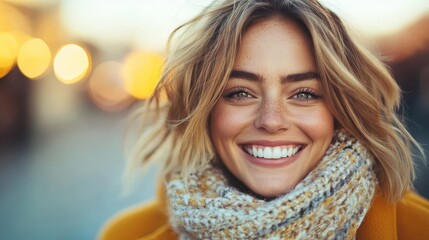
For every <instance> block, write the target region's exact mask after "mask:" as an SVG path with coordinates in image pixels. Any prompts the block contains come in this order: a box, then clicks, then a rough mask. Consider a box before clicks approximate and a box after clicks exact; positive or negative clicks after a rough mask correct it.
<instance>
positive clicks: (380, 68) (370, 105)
mask: <svg viewBox="0 0 429 240" xmlns="http://www.w3.org/2000/svg"><path fill="white" fill-rule="evenodd" d="M272 16H280V17H284V18H291V19H294V20H295V21H297V22H298V23H299V24H301V26H302V27H303V28H304V30H305V31H306V32H307V33H308V35H309V36H310V39H311V41H312V45H313V46H312V48H313V51H314V56H315V62H316V66H317V70H318V73H319V75H320V81H321V85H322V89H323V92H324V99H325V101H326V104H327V106H328V108H329V109H330V111H331V113H332V114H333V116H334V118H335V121H336V127H337V128H344V129H345V130H346V131H348V132H349V133H350V134H351V135H353V136H354V137H356V138H357V139H359V140H360V141H361V142H362V143H363V144H364V145H365V146H366V148H367V149H368V150H369V151H370V152H371V153H372V154H373V156H374V157H375V166H376V173H377V177H378V180H379V186H380V188H381V190H382V191H383V192H384V193H385V194H386V196H387V197H388V199H389V200H391V201H397V200H399V199H400V198H401V197H402V196H403V194H404V193H405V192H406V191H408V190H409V189H410V188H411V187H412V180H413V178H414V168H413V156H412V153H411V148H412V146H413V145H414V146H416V149H417V150H419V151H420V153H422V154H423V155H424V153H423V151H422V149H421V147H420V146H419V145H418V143H417V142H416V141H415V140H414V138H413V137H412V136H411V135H410V133H409V132H408V131H407V130H406V128H405V127H404V125H403V123H402V122H401V120H400V118H399V116H398V115H397V110H398V107H399V105H400V89H399V87H398V85H397V83H396V82H395V80H394V79H393V78H392V76H391V74H390V73H389V71H388V70H387V68H386V67H385V65H384V64H383V63H382V62H381V61H380V60H378V59H377V58H376V57H375V56H374V55H373V54H372V53H371V52H370V51H368V50H367V49H366V48H364V47H363V46H362V45H361V44H359V43H358V42H357V41H356V40H355V39H354V38H352V37H351V36H350V35H349V33H348V32H347V30H346V28H345V26H344V24H343V23H342V21H341V19H340V18H339V17H338V16H337V15H336V14H335V13H333V12H332V11H330V10H329V9H327V8H325V7H324V6H322V5H321V4H320V3H319V2H318V1H316V0H226V1H223V2H221V3H218V2H217V1H215V2H214V3H213V4H212V5H210V6H209V7H207V8H206V9H205V10H204V11H203V12H202V13H201V14H200V15H198V16H196V17H195V18H193V19H192V20H190V21H188V22H187V23H185V24H183V25H181V26H180V27H178V28H177V29H176V30H175V31H174V32H173V33H172V35H171V36H170V39H169V43H168V46H169V49H168V52H167V58H166V61H165V65H164V70H163V73H162V76H161V78H160V81H159V83H158V85H157V87H156V90H155V92H154V95H153V96H152V97H151V98H150V99H148V100H146V101H145V102H144V103H143V106H142V107H141V108H140V109H139V111H138V112H136V113H135V114H134V115H133V117H134V119H135V121H134V123H135V124H137V125H140V126H142V129H141V131H139V132H137V133H138V135H137V142H136V144H135V145H134V148H133V150H132V152H131V160H130V161H129V163H128V167H127V172H131V171H132V170H133V169H135V168H136V167H138V166H140V165H141V164H146V163H149V162H161V163H162V166H163V167H162V169H163V172H162V174H161V176H162V177H163V178H164V179H168V178H169V176H170V174H171V173H172V172H173V171H180V172H181V174H183V176H184V177H186V176H187V175H188V174H189V173H190V172H192V171H196V170H198V169H200V168H201V167H204V166H205V165H206V164H207V163H208V162H209V161H210V160H211V159H213V157H214V154H215V152H214V149H213V146H212V144H211V141H210V136H209V130H208V129H209V128H208V126H209V124H210V123H209V116H210V112H211V110H212V109H213V107H214V105H215V104H216V102H217V100H218V99H219V98H220V96H221V94H222V91H223V89H224V86H225V85H226V83H227V81H228V79H229V76H230V73H231V71H232V67H233V64H234V61H235V58H236V56H237V53H238V50H239V48H240V45H241V41H242V36H243V34H244V32H245V31H246V29H247V28H248V27H249V26H250V25H252V24H253V23H255V22H257V21H261V20H263V19H266V18H269V17H272Z"/></svg>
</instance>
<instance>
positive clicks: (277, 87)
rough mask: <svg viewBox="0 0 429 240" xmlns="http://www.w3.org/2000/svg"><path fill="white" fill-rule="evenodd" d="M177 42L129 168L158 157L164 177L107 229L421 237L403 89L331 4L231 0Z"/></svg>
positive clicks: (118, 232)
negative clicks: (401, 110) (152, 194)
mask: <svg viewBox="0 0 429 240" xmlns="http://www.w3.org/2000/svg"><path fill="white" fill-rule="evenodd" d="M178 34H181V35H179V37H177V36H178ZM171 41H172V42H173V43H174V44H173V45H172V48H171V52H170V53H169V55H168V57H167V59H166V62H165V63H166V64H165V68H164V71H163V74H162V76H161V80H160V83H159V84H158V86H157V88H156V90H155V94H154V96H153V97H152V98H151V99H150V100H149V101H147V102H145V103H144V106H143V107H142V108H141V110H140V112H139V113H140V114H141V116H142V118H141V119H140V118H137V117H136V121H135V123H136V124H139V125H140V124H142V125H143V126H144V128H143V130H142V132H140V133H139V136H138V141H137V144H136V146H135V150H134V152H133V156H132V160H131V161H130V163H129V165H128V170H129V171H132V170H134V169H135V168H136V166H138V165H140V164H148V163H150V162H160V163H161V164H162V166H163V168H162V170H163V171H162V172H161V177H162V182H163V183H165V184H163V185H162V186H161V187H160V191H159V196H158V198H157V200H156V201H154V202H152V203H150V204H148V205H145V206H144V207H141V208H138V209H135V210H133V211H131V212H128V213H125V214H122V215H119V216H118V217H117V218H115V219H114V220H112V222H110V223H109V225H108V226H107V227H106V228H105V230H104V232H103V233H102V239H133V238H142V239H174V238H179V237H180V238H181V239H237V238H239V239H268V238H269V239H356V238H358V239H398V238H399V239H424V238H425V237H426V236H427V234H429V232H428V230H427V229H426V228H425V226H424V223H426V222H428V221H429V203H427V202H426V200H424V199H422V198H420V197H419V196H418V195H416V194H414V193H412V192H411V186H412V179H413V174H414V170H413V161H412V156H411V149H410V148H411V145H412V144H414V145H415V146H416V148H417V149H420V147H419V145H418V144H417V143H416V142H415V140H414V139H413V138H412V137H411V135H410V134H409V133H408V132H407V130H406V129H405V127H404V126H403V124H402V123H401V122H400V121H399V118H398V116H397V115H396V109H397V107H398V105H399V102H400V91H399V88H398V86H397V84H396V83H395V81H394V79H392V77H391V76H390V74H389V73H388V71H387V70H386V68H385V67H384V66H383V64H381V63H380V61H379V60H377V59H376V58H375V57H374V56H373V55H372V54H371V53H370V52H369V51H367V50H365V49H364V48H363V47H362V46H361V45H359V44H358V43H357V42H356V41H355V40H354V39H352V38H350V36H349V35H348V33H347V32H346V30H345V28H344V26H343V24H342V22H341V20H340V19H339V18H338V17H337V16H336V15H335V14H334V13H333V12H331V11H330V10H328V9H327V8H325V7H324V6H322V5H321V4H320V3H319V2H318V1H307V0H306V1H303V0H270V1H256V0H252V1H248V0H246V1H242V0H226V1H223V2H222V3H218V2H216V3H214V4H213V5H212V6H210V7H208V8H207V9H206V10H205V11H204V12H202V13H201V14H200V15H199V16H197V17H196V18H195V19H193V20H191V21H190V22H188V23H187V24H185V25H183V26H182V27H180V28H179V29H178V30H177V31H176V32H175V33H173V37H172V39H171ZM139 113H137V115H138V114H139ZM137 115H136V116H137ZM166 209H168V210H166ZM154 219H156V220H154ZM396 230H397V231H396Z"/></svg>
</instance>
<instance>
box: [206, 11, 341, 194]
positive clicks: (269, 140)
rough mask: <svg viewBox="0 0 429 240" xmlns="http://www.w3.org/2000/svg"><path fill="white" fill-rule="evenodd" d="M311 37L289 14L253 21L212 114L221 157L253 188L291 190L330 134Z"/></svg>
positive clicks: (330, 118)
mask: <svg viewBox="0 0 429 240" xmlns="http://www.w3.org/2000/svg"><path fill="white" fill-rule="evenodd" d="M310 42H311V40H310V39H309V38H308V36H307V35H306V34H305V32H304V30H303V29H302V28H301V27H300V26H299V25H298V24H297V23H296V22H295V21H294V20H292V19H282V18H280V17H273V18H268V19H264V20H263V21H261V22H258V23H255V24H253V25H252V26H250V27H249V28H248V29H247V31H246V32H245V33H244V35H243V41H242V44H241V48H240V50H239V52H238V55H237V59H236V60H235V63H234V66H233V69H234V70H232V72H231V75H230V80H229V81H228V82H227V84H226V86H225V88H224V94H223V95H222V97H221V98H220V99H219V100H218V102H217V103H216V105H215V106H214V108H213V110H212V113H211V115H210V122H211V124H210V133H211V140H212V143H213V146H214V148H215V150H216V153H217V155H218V157H219V158H220V159H222V162H223V163H224V164H225V166H226V167H227V168H228V170H229V171H231V173H232V174H233V175H234V176H235V177H236V178H237V179H238V180H239V182H240V183H243V184H244V185H245V186H246V187H247V188H249V190H250V191H251V192H253V193H256V194H257V195H260V196H264V197H276V196H280V195H282V194H285V193H287V192H289V191H290V190H291V189H293V187H294V186H295V185H296V184H297V183H298V182H299V181H301V180H302V178H303V177H304V176H305V175H307V174H308V172H309V171H310V170H311V169H313V168H314V166H315V165H316V163H317V162H318V161H319V160H320V159H322V156H323V155H324V154H325V152H326V150H327V148H328V147H329V144H330V143H331V141H332V137H333V133H334V119H333V116H332V113H331V112H330V111H329V109H328V107H327V105H326V103H325V102H324V100H323V97H321V96H322V95H323V92H322V89H321V86H320V81H319V79H318V75H317V73H316V71H317V69H316V65H315V62H314V57H313V53H312V50H311V47H310ZM292 153H293V154H292ZM282 155H283V156H282Z"/></svg>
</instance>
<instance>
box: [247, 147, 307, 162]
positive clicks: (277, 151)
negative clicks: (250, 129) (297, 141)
mask: <svg viewBox="0 0 429 240" xmlns="http://www.w3.org/2000/svg"><path fill="white" fill-rule="evenodd" d="M301 148H302V145H299V146H275V147H266V146H259V145H245V146H243V149H244V150H245V151H246V152H247V153H248V154H250V155H252V156H253V157H257V158H265V159H279V158H286V157H291V156H293V155H295V154H296V153H297V152H298V151H299V150H300V149H301Z"/></svg>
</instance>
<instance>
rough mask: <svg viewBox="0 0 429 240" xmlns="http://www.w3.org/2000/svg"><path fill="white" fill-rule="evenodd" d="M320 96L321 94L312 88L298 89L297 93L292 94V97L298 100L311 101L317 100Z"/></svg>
mask: <svg viewBox="0 0 429 240" xmlns="http://www.w3.org/2000/svg"><path fill="white" fill-rule="evenodd" d="M319 98H320V95H318V94H316V92H315V91H313V90H312V89H308V88H304V89H298V90H297V93H296V94H295V95H293V96H292V99H295V100H297V101H301V102H310V101H315V100H317V99H319Z"/></svg>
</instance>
